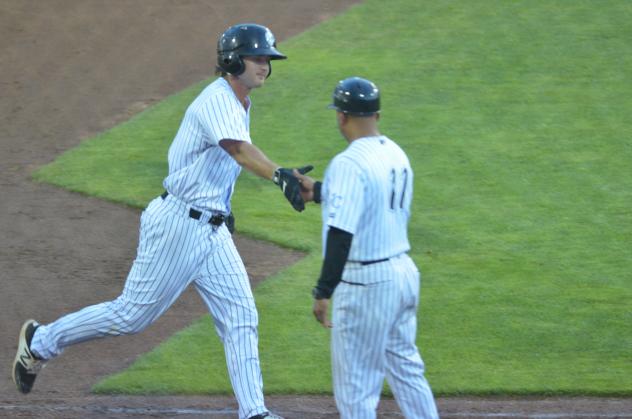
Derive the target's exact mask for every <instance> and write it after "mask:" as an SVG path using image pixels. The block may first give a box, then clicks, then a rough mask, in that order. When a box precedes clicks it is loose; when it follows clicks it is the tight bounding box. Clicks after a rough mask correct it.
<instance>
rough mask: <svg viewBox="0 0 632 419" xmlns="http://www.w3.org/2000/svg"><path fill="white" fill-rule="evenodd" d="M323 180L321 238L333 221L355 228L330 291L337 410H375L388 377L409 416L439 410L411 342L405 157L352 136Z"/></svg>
mask: <svg viewBox="0 0 632 419" xmlns="http://www.w3.org/2000/svg"><path fill="white" fill-rule="evenodd" d="M322 188H323V189H322V196H323V197H324V199H323V211H322V212H323V238H324V239H326V237H327V231H328V229H329V227H330V226H333V227H337V228H340V229H342V230H345V231H348V232H350V233H353V235H354V236H353V240H352V244H351V250H350V254H349V262H347V264H346V265H345V269H344V271H343V274H342V279H343V282H340V283H339V284H338V286H337V287H336V290H335V292H334V295H333V300H334V301H333V309H332V323H333V329H332V339H331V354H332V368H333V384H334V394H335V398H336V405H337V406H338V410H339V412H340V415H341V417H342V418H343V419H356V418H357V419H371V418H375V417H376V409H377V405H378V403H379V397H380V392H381V390H382V385H383V382H384V379H385V378H386V380H387V381H388V383H389V385H390V387H391V389H392V390H393V393H394V395H395V398H396V400H397V403H398V405H399V407H400V409H401V410H402V412H403V413H404V416H405V417H406V418H438V417H439V416H438V412H437V408H436V405H435V402H434V398H433V395H432V391H431V389H430V386H429V385H428V382H427V381H426V379H425V377H424V371H425V368H424V363H423V361H422V359H421V356H420V355H419V351H418V349H417V346H416V345H415V339H416V333H417V308H418V304H419V284H420V274H419V271H418V270H417V267H416V266H415V264H414V262H413V261H412V259H411V258H410V257H409V256H408V255H407V254H406V252H407V251H408V250H409V249H410V245H409V242H408V237H407V227H408V219H409V216H410V204H411V201H412V170H411V169H410V164H409V162H408V158H407V157H406V155H405V154H404V152H403V151H402V150H401V149H400V148H399V146H397V145H396V144H395V143H394V142H392V141H391V140H389V139H388V138H386V137H383V136H380V137H370V138H362V139H357V140H354V141H353V142H351V143H350V145H349V147H347V149H346V150H345V151H344V152H342V153H341V154H339V155H338V156H336V157H335V158H334V159H333V160H332V162H331V164H330V165H329V167H328V168H327V171H326V173H325V179H324V181H323V187H322ZM323 247H326V246H323ZM386 258H389V260H387V261H385V262H381V263H375V264H370V265H362V264H360V263H357V262H353V261H354V260H355V261H371V260H379V259H386ZM357 284H360V285H357Z"/></svg>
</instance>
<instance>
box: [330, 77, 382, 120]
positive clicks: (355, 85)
mask: <svg viewBox="0 0 632 419" xmlns="http://www.w3.org/2000/svg"><path fill="white" fill-rule="evenodd" d="M329 108H330V109H335V110H337V111H340V112H342V113H345V114H349V115H355V116H369V115H373V114H376V113H378V112H379V111H380V91H379V89H378V88H377V86H376V85H375V84H374V83H373V82H372V81H370V80H367V79H363V78H360V77H349V78H348V79H344V80H341V81H340V82H338V85H337V86H336V88H335V89H334V94H333V103H332V104H331V105H329Z"/></svg>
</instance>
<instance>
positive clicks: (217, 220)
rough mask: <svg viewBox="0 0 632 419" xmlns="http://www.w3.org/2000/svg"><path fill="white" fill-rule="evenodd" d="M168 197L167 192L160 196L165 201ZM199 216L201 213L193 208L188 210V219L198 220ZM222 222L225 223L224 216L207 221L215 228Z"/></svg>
mask: <svg viewBox="0 0 632 419" xmlns="http://www.w3.org/2000/svg"><path fill="white" fill-rule="evenodd" d="M168 196H169V192H167V191H164V192H163V193H162V195H160V197H161V198H162V199H165V198H166V197H168ZM201 216H202V212H201V211H198V210H196V209H193V208H191V209H189V217H191V218H193V219H195V220H199V219H200V217H201ZM224 221H226V217H225V216H224V214H215V215H213V216H212V217H211V219H210V220H208V222H209V224H212V225H214V226H217V227H219V226H221V225H222V224H223V223H224Z"/></svg>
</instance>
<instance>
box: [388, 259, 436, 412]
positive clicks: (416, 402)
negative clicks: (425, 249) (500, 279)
mask: <svg viewBox="0 0 632 419" xmlns="http://www.w3.org/2000/svg"><path fill="white" fill-rule="evenodd" d="M404 268H408V269H404V270H403V271H404V272H406V271H407V273H406V274H405V275H403V276H402V277H401V279H400V281H398V283H399V287H400V291H401V299H402V301H403V302H404V305H403V306H402V307H401V311H400V313H398V315H397V316H396V317H395V322H394V324H393V326H392V328H391V330H390V333H389V340H388V344H387V348H386V379H387V381H388V383H389V385H390V386H391V389H392V390H393V394H394V396H395V399H396V400H397V404H398V405H399V407H400V409H401V410H402V413H404V416H405V417H406V418H409V419H412V418H415V419H416V418H424V419H426V418H428V419H435V418H438V417H439V414H438V413H437V407H436V405H435V401H434V397H433V395H432V391H431V389H430V385H429V384H428V381H427V380H426V378H425V376H424V372H425V371H424V363H423V361H422V359H421V356H420V355H419V350H418V349H417V346H416V344H415V340H416V337H417V306H418V301H419V272H418V271H417V269H416V268H415V267H414V266H408V267H407V266H406V264H405V265H404Z"/></svg>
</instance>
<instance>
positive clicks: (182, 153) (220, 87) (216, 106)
mask: <svg viewBox="0 0 632 419" xmlns="http://www.w3.org/2000/svg"><path fill="white" fill-rule="evenodd" d="M223 138H228V139H236V140H243V141H248V142H250V141H251V140H250V134H249V111H248V110H247V109H244V107H243V106H242V105H241V104H240V102H239V100H238V99H237V98H236V96H235V95H234V93H233V91H232V88H231V87H230V85H229V84H228V82H226V80H224V79H222V78H219V79H218V80H217V81H215V82H213V83H212V84H210V85H209V86H208V87H207V88H206V89H204V90H203V91H202V93H200V95H199V96H198V97H197V98H196V99H195V100H194V101H193V103H192V104H191V105H190V106H189V108H188V109H187V111H186V113H185V116H184V118H183V121H182V124H181V126H180V129H179V130H178V133H177V134H176V137H175V139H174V141H173V144H172V145H171V147H170V149H169V175H168V176H167V178H166V179H165V180H164V186H165V187H166V188H167V190H168V191H169V195H168V196H167V197H166V198H164V199H163V198H161V197H158V198H156V199H154V200H153V201H152V202H150V204H149V205H148V206H147V208H146V209H145V211H143V214H142V216H141V223H140V239H139V244H138V249H137V255H136V259H135V260H134V263H133V265H132V268H131V269H130V272H129V274H128V277H127V280H126V282H125V286H124V289H123V292H122V293H121V295H120V296H119V297H118V298H117V299H115V300H113V301H109V302H105V303H101V304H96V305H93V306H89V307H86V308H84V309H82V310H80V311H78V312H75V313H71V314H68V315H66V316H63V317H61V318H60V319H58V320H57V321H55V322H53V323H51V324H48V325H43V326H40V327H39V328H38V329H37V331H36V333H35V335H34V337H33V341H32V343H31V349H32V350H33V351H34V352H35V353H36V354H38V355H39V356H41V357H42V358H44V359H51V358H54V357H56V356H58V355H60V354H61V353H62V352H63V350H64V349H65V348H66V347H68V346H70V345H74V344H77V343H80V342H84V341H88V340H92V339H97V338H101V337H107V336H119V335H127V334H133V333H138V332H140V331H142V330H144V329H145V328H146V327H148V326H149V325H150V324H151V323H153V322H154V321H155V320H156V319H157V318H158V317H160V316H161V315H162V314H163V313H164V312H165V311H166V310H167V309H168V308H169V307H170V306H171V305H172V304H173V303H174V301H175V300H176V299H177V298H178V297H179V296H180V294H181V293H182V292H183V291H184V290H185V289H186V287H187V286H189V284H193V285H194V286H195V288H196V290H197V291H198V293H199V294H200V296H201V297H202V299H203V301H204V303H205V304H206V306H207V308H208V310H209V311H210V313H211V315H212V317H213V320H214V324H215V330H216V332H217V334H218V335H219V337H220V339H221V340H222V342H223V344H224V351H225V355H226V365H227V368H228V372H229V376H230V379H231V383H232V386H233V390H234V392H235V397H236V398H237V402H238V403H239V417H240V418H248V417H251V416H254V415H257V414H260V413H264V412H266V411H267V409H266V408H265V405H264V400H263V382H262V377H261V368H260V365H259V352H258V333H257V327H258V320H259V319H258V315H257V310H256V306H255V301H254V298H253V295H252V291H251V289H250V282H249V280H248V275H247V273H246V268H245V266H244V264H243V262H242V260H241V257H240V256H239V253H238V252H237V249H236V248H235V244H234V243H233V240H232V237H231V235H230V233H229V232H228V229H227V227H226V226H225V225H221V226H220V227H215V226H212V225H211V224H209V222H208V221H209V219H210V217H211V216H212V215H213V214H214V213H216V212H222V213H225V214H227V213H229V212H230V198H231V195H232V192H233V188H234V183H235V180H236V179H237V176H238V175H239V173H240V171H241V167H240V166H239V165H238V164H237V163H236V162H235V160H234V159H233V158H232V157H230V155H229V154H228V153H226V152H225V151H223V149H222V148H221V147H219V141H220V140H221V139H223ZM191 208H195V209H197V210H198V211H200V212H201V213H202V215H201V217H200V219H199V220H196V219H193V218H191V217H189V210H190V209H191Z"/></svg>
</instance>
